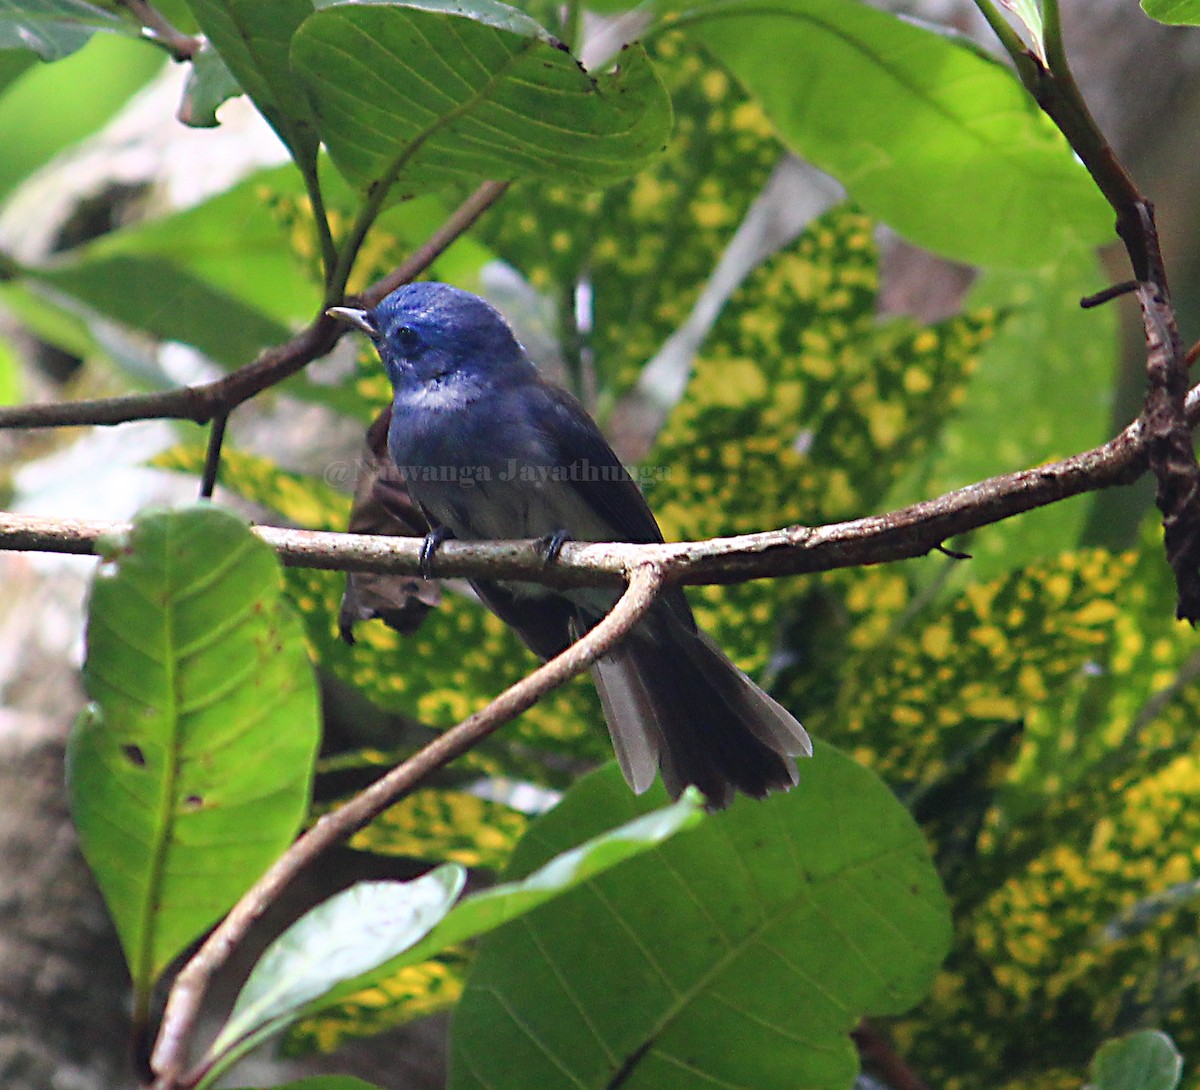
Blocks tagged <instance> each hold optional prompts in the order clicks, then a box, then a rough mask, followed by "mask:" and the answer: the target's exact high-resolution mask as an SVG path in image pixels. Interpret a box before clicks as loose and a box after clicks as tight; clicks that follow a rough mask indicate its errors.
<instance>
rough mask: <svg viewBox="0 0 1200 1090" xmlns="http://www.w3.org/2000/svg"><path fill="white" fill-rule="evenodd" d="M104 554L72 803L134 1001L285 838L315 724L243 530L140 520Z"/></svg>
mask: <svg viewBox="0 0 1200 1090" xmlns="http://www.w3.org/2000/svg"><path fill="white" fill-rule="evenodd" d="M104 555H105V557H106V560H105V563H104V564H103V565H102V567H101V568H100V570H99V572H98V573H97V576H96V579H95V582H94V584H93V588H92V599H91V605H90V608H89V613H88V631H87V642H88V652H87V662H86V664H85V667H84V678H85V681H86V684H87V688H88V692H89V694H90V696H91V697H92V700H93V701H95V703H94V704H93V705H92V706H91V709H90V710H89V711H88V712H87V713H85V714H84V715H83V717H82V718H81V720H80V722H79V723H78V724H77V726H76V729H75V732H74V734H73V735H72V738H71V744H70V753H69V776H70V792H71V804H72V809H73V812H74V815H75V821H76V825H77V828H78V830H79V836H80V841H81V843H82V846H83V851H84V854H85V856H86V857H87V860H88V862H89V864H90V865H91V867H92V869H93V871H94V872H95V873H96V877H97V880H98V881H99V884H100V888H101V889H102V890H103V892H104V896H105V899H106V901H107V902H108V906H109V910H110V911H111V913H112V915H113V919H114V920H115V922H116V925H117V931H118V933H119V935H120V937H121V942H122V945H123V946H124V948H125V953H126V957H127V958H128V961H129V964H130V971H131V974H132V976H133V980H134V986H135V989H136V991H137V994H138V995H139V998H140V999H141V1000H143V1001H144V999H145V997H146V995H147V993H148V990H149V988H150V985H151V984H152V983H153V981H154V979H155V978H156V977H157V975H158V974H159V973H161V972H162V970H163V969H164V968H165V967H166V966H167V964H168V963H169V962H170V961H171V959H172V958H173V957H175V955H177V954H178V953H179V951H180V950H181V949H182V948H183V947H184V946H186V945H187V944H188V943H189V942H190V941H192V940H193V939H194V938H195V937H196V936H197V934H199V933H200V932H201V931H202V930H203V929H204V928H205V927H207V926H208V925H210V924H211V923H212V922H213V921H214V920H215V919H217V918H218V917H219V916H220V915H221V913H222V912H224V911H225V910H226V909H227V908H229V906H230V905H231V904H232V903H233V902H234V901H235V900H236V899H237V897H238V896H239V895H240V894H241V893H242V892H243V891H244V890H245V889H246V888H247V886H248V885H249V884H250V883H251V882H252V881H253V880H254V879H255V878H256V877H257V876H258V874H259V873H261V872H262V871H263V870H264V869H265V868H266V867H267V865H268V864H269V863H270V862H271V861H272V860H273V859H274V858H275V857H276V856H277V855H278V854H279V852H280V851H282V850H283V849H284V848H285V847H286V846H287V844H288V842H289V841H290V839H291V838H292V836H293V835H294V834H295V832H296V830H297V828H298V827H299V825H300V823H301V822H302V821H303V818H304V815H305V812H306V808H307V805H308V796H309V785H310V781H311V774H312V762H313V758H314V756H315V750H316V746H317V741H318V735H319V722H320V720H319V710H318V702H317V691H316V684H315V680H314V676H313V672H312V669H311V667H310V665H309V663H308V657H307V654H306V652H305V648H304V639H303V634H302V631H301V628H300V625H299V622H298V621H297V620H296V618H295V616H294V615H293V613H292V611H291V609H290V607H289V606H288V604H287V602H286V601H285V600H284V598H283V584H282V578H281V573H280V567H279V563H278V561H277V560H276V559H275V556H274V554H273V553H272V551H271V550H270V548H268V547H267V546H266V545H265V544H263V543H262V542H261V541H259V540H258V538H256V537H255V536H254V535H253V534H252V533H251V532H250V530H249V528H248V527H247V525H246V524H245V522H244V521H243V520H242V519H240V518H238V517H237V516H235V515H233V514H230V513H229V512H227V511H222V510H221V509H219V508H216V507H212V506H210V505H197V506H195V507H191V508H185V509H182V510H178V511H153V512H147V513H145V514H143V515H141V516H139V518H138V519H137V520H136V521H135V523H134V528H133V530H132V532H131V533H130V535H129V536H128V538H127V539H125V540H122V541H112V542H109V543H108V545H107V546H106V551H105V554H104Z"/></svg>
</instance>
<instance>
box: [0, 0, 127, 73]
mask: <svg viewBox="0 0 1200 1090" xmlns="http://www.w3.org/2000/svg"><path fill="white" fill-rule="evenodd" d="M97 30H107V31H109V32H115V33H118V34H121V33H124V34H131V35H132V34H134V33H135V31H134V29H133V28H132V27H131V26H130V25H129V24H128V23H126V22H125V21H124V20H122V19H119V18H118V17H117V16H115V15H113V14H111V13H110V12H107V11H104V10H103V9H101V8H97V7H93V6H92V5H91V4H85V3H84V2H83V0H0V49H28V50H30V51H31V52H33V53H35V54H36V55H37V56H38V57H40V58H41V59H42V60H44V61H57V60H61V59H62V58H63V57H65V56H67V55H68V54H70V53H74V52H75V50H77V49H80V48H82V47H83V46H85V45H86V44H87V43H88V41H89V40H90V39H91V36H92V35H93V34H94V33H95V32H96V31H97Z"/></svg>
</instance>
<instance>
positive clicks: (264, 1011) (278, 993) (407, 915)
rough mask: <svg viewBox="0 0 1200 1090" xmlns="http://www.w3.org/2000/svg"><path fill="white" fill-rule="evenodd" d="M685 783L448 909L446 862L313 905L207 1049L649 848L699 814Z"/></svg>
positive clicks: (334, 996) (308, 1010) (286, 1017)
mask: <svg viewBox="0 0 1200 1090" xmlns="http://www.w3.org/2000/svg"><path fill="white" fill-rule="evenodd" d="M702 816H703V814H702V811H701V809H700V796H699V794H698V793H696V792H695V791H694V790H689V791H688V792H687V793H686V794H685V795H684V797H683V798H681V799H680V800H679V801H678V802H676V803H673V804H672V805H670V806H667V807H665V808H663V809H661V810H656V811H654V812H652V813H644V814H642V815H641V816H640V817H636V818H634V819H633V820H631V821H629V822H626V823H625V824H624V825H621V826H620V827H618V828H615V829H607V830H602V831H598V832H597V833H596V835H594V836H593V837H592V838H591V839H589V840H588V841H587V842H586V843H583V844H579V845H578V846H575V847H571V848H569V849H568V850H564V851H563V852H562V853H561V854H559V855H557V856H555V857H554V858H553V859H550V860H548V861H547V862H545V864H544V865H543V866H542V867H540V868H539V869H538V870H537V871H535V872H534V873H533V874H531V875H529V876H528V877H527V878H525V879H523V880H521V881H517V882H509V883H506V884H504V885H500V886H494V887H493V888H491V889H488V890H484V891H483V892H481V893H477V894H475V895H474V896H471V897H468V898H466V899H465V900H464V901H462V902H461V903H460V904H458V905H457V906H455V907H454V908H453V909H452V908H451V907H450V906H451V905H452V904H453V903H454V900H455V898H456V897H457V896H458V893H459V891H460V890H461V889H462V884H463V881H464V880H465V871H464V870H463V868H462V867H460V866H459V865H458V864H455V863H447V864H444V865H443V866H441V867H438V868H437V869H436V870H433V871H430V872H429V873H428V874H425V875H423V876H422V877H420V878H418V879H416V880H414V881H412V882H387V883H374V884H372V883H363V884H360V885H358V886H355V887H352V888H351V889H349V890H347V891H345V892H344V893H341V894H339V895H338V896H336V897H334V898H332V899H331V900H329V901H327V902H325V903H324V904H323V905H320V906H318V907H317V908H315V909H313V910H312V911H311V912H309V913H308V914H307V915H305V916H304V917H302V918H301V919H300V920H299V921H297V923H295V924H293V925H292V927H290V928H289V929H288V930H287V931H286V932H284V934H283V935H281V936H280V937H279V938H278V939H277V940H276V941H275V942H274V943H272V945H271V946H270V947H269V948H268V949H267V952H266V953H265V954H264V955H263V957H262V959H261V960H260V961H259V963H258V964H257V965H256V966H255V968H254V970H253V971H252V972H251V974H250V977H249V979H248V980H247V981H246V984H245V987H244V988H243V989H242V992H241V994H240V995H239V996H238V998H237V1001H236V1003H235V1004H234V1009H233V1012H232V1014H231V1015H230V1018H229V1022H228V1023H227V1024H226V1026H225V1028H224V1029H223V1030H222V1031H221V1033H220V1035H219V1036H218V1038H217V1040H216V1041H215V1042H214V1044H213V1046H212V1049H211V1053H210V1054H211V1055H213V1056H228V1055H229V1054H231V1052H232V1051H233V1050H235V1049H236V1050H237V1052H239V1053H240V1052H242V1051H245V1049H246V1048H247V1047H248V1046H250V1045H252V1044H254V1043H256V1042H257V1041H259V1040H261V1039H262V1038H263V1037H264V1036H266V1035H267V1034H269V1033H272V1032H276V1031H278V1030H279V1029H281V1028H283V1027H284V1026H286V1025H287V1024H288V1023H290V1022H293V1021H295V1020H296V1019H297V1018H299V1017H301V1016H302V1015H306V1014H312V1013H314V1012H315V1011H319V1010H322V1009H325V1008H327V1007H329V1006H331V1005H333V1004H335V1003H337V1002H339V1001H340V1000H342V999H344V998H346V997H347V996H350V995H352V994H353V993H354V992H356V991H359V990H360V989H362V988H363V987H366V986H367V985H369V984H371V983H373V982H374V981H376V980H383V979H385V978H386V977H388V976H389V975H391V974H393V973H395V972H396V971H397V970H398V969H401V968H403V967H404V966H407V965H416V964H418V963H419V962H422V961H424V960H426V959H428V958H430V957H432V956H433V955H435V954H437V953H438V952H439V951H442V950H445V949H446V948H447V947H451V946H457V945H458V944H460V943H462V942H465V941H466V940H467V939H470V938H474V937H476V936H478V935H483V934H486V933H487V932H489V931H492V930H494V929H495V928H497V927H500V926H501V925H502V924H505V923H507V922H509V921H511V920H513V919H516V918H517V917H518V916H522V915H524V914H525V913H527V912H530V911H532V910H533V909H535V908H537V907H538V906H539V905H543V904H545V903H546V902H547V901H550V900H552V899H554V898H556V897H559V896H561V895H562V894H564V893H565V892H566V891H568V890H570V889H572V888H574V887H575V886H578V885H579V884H581V883H583V882H586V881H589V880H591V879H594V878H595V877H596V876H597V875H599V874H602V873H604V872H605V871H607V870H609V869H610V868H612V867H615V866H617V864H619V863H623V862H625V861H626V860H629V859H631V858H633V857H634V856H637V855H639V854H641V853H643V852H646V851H649V850H651V849H653V848H654V847H655V846H657V845H658V844H660V843H662V841H664V840H666V839H668V838H670V837H672V836H674V835H675V834H676V833H677V832H679V831H680V830H681V829H686V828H688V827H690V826H692V825H695V824H696V823H697V822H699V821H700V820H701V818H702Z"/></svg>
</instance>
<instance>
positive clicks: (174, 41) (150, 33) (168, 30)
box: [120, 0, 203, 61]
mask: <svg viewBox="0 0 1200 1090" xmlns="http://www.w3.org/2000/svg"><path fill="white" fill-rule="evenodd" d="M120 3H121V6H122V7H124V8H125V9H126V10H127V11H128V12H129V13H130V14H131V15H133V17H134V18H135V19H137V21H138V22H139V23H141V25H142V29H143V31H144V32H145V34H146V37H147V39H148V40H149V41H152V42H153V43H154V44H155V45H159V46H162V48H163V49H165V50H166V51H167V52H168V53H170V54H171V56H172V58H174V59H175V60H177V61H190V60H191V59H192V58H193V57H194V56H195V55H196V54H197V53H199V52H200V47H201V45H202V44H203V42H202V41H201V40H200V39H199V38H193V37H192V36H191V35H190V34H184V32H183V31H182V30H179V29H178V28H177V27H175V26H174V25H173V24H172V23H171V22H170V21H169V20H168V19H167V17H166V16H165V15H163V13H162V12H161V11H159V10H158V9H157V8H156V7H154V5H153V4H150V3H147V0H120Z"/></svg>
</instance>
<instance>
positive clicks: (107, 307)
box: [37, 254, 290, 367]
mask: <svg viewBox="0 0 1200 1090" xmlns="http://www.w3.org/2000/svg"><path fill="white" fill-rule="evenodd" d="M37 276H38V278H39V279H41V280H44V281H46V282H48V283H50V284H52V285H53V286H54V287H56V288H59V289H60V290H62V291H64V292H67V293H69V294H70V295H72V296H74V297H75V298H76V299H78V300H80V301H82V302H83V303H85V304H87V306H88V307H90V308H92V309H93V310H95V311H98V312H99V313H101V314H103V315H105V316H107V317H110V318H115V319H116V320H117V321H119V322H122V323H124V324H125V325H128V326H130V327H131V328H133V329H140V330H143V331H145V332H147V333H150V334H152V335H153V336H155V337H160V338H163V339H165V340H173V341H183V342H185V343H187V344H191V345H194V346H195V347H196V348H198V349H200V351H201V352H203V353H204V354H205V355H206V356H208V357H209V358H210V359H213V360H216V361H217V362H218V363H222V364H225V365H226V366H228V367H238V366H241V365H242V364H244V363H248V362H249V361H250V360H252V359H253V358H254V357H255V356H256V355H258V353H259V352H260V351H261V350H262V349H263V348H265V347H267V346H268V345H272V344H280V343H282V342H283V341H286V340H287V339H288V337H289V336H290V330H289V329H288V327H287V326H286V325H284V324H282V323H281V322H277V321H274V320H273V319H272V318H270V317H269V316H268V315H266V314H263V313H262V311H260V310H258V309H257V308H256V307H255V306H254V305H253V304H252V303H250V302H246V301H244V300H242V299H240V298H238V297H237V296H234V295H230V294H229V293H227V292H224V291H222V290H220V289H219V288H216V287H214V286H213V285H211V284H209V283H208V282H207V281H204V280H201V279H200V278H199V277H197V276H195V275H193V274H192V273H191V272H189V271H188V270H187V269H185V268H182V267H181V266H179V265H175V264H173V263H172V262H170V261H168V260H166V259H164V258H158V257H136V256H133V255H128V256H126V255H124V254H121V255H113V256H112V257H97V258H95V259H94V260H92V259H88V260H83V261H77V262H70V263H64V264H62V265H58V266H55V267H54V268H52V269H46V270H41V271H39V272H38V273H37Z"/></svg>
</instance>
